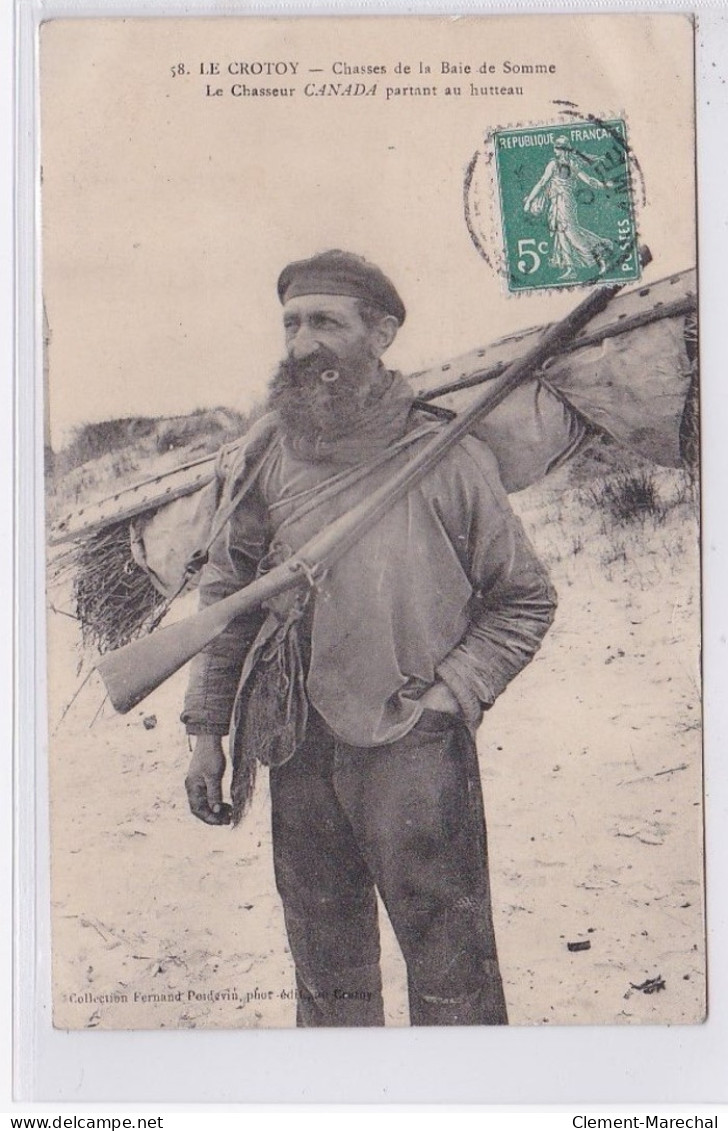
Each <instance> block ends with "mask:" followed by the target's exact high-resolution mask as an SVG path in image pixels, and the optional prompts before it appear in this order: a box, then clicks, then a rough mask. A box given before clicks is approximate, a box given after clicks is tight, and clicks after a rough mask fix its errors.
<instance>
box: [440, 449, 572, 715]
mask: <svg viewBox="0 0 728 1131" xmlns="http://www.w3.org/2000/svg"><path fill="white" fill-rule="evenodd" d="M438 472H439V474H438V475H436V482H435V484H434V490H435V496H434V498H433V505H435V506H436V507H437V508H438V511H439V513H440V516H441V519H442V521H443V523H444V524H445V526H446V528H447V530H448V534H449V537H450V539H451V541H452V543H453V546H454V547H455V549H456V550H457V552H458V554H459V556H460V558H461V562H462V564H463V567H464V568H465V570H466V572H467V574H468V577H469V580H470V583H471V585H472V587H473V598H472V602H471V620H470V625H469V627H468V630H467V632H466V633H465V636H464V637H463V639H462V640H461V641H460V643H459V644H458V645H457V647H456V648H454V649H453V651H452V652H450V653H449V655H448V656H446V657H445V659H444V660H443V661H442V662H441V663H440V664H439V665H438V668H437V675H438V677H439V678H440V679H441V680H442V681H443V682H444V683H446V684H447V685H448V687H450V689H451V691H452V692H453V694H454V695H455V697H456V698H457V700H458V702H459V704H460V707H461V710H462V712H463V714H464V716H465V718H466V719H467V720H468V722H469V723H471V724H473V725H477V723H478V722H479V720H480V717H481V714H482V711H483V710H484V709H487V708H488V707H490V706H491V705H492V704H493V703H494V702H495V700H496V698H497V697H498V696H499V695H500V694H501V692H502V691H504V689H505V688H506V687H507V685H508V684H509V683H510V681H511V680H512V679H513V678H514V676H516V675H518V673H519V672H520V671H521V670H522V669H523V668H524V667H525V666H526V664H528V663H529V661H530V660H531V659H532V658H533V656H534V655H535V653H536V652H537V651H538V649H539V647H540V645H541V641H542V640H543V638H544V636H545V635H546V632H547V631H548V628H549V626H550V625H551V623H552V621H553V618H554V613H555V611H556V593H555V591H554V589H553V587H552V585H551V583H550V580H549V576H548V572H547V570H546V568H545V566H544V565H543V564H542V563H541V562H540V561H539V559H538V558H537V556H536V554H535V552H534V550H533V547H532V546H531V544H530V542H529V540H528V538H527V537H526V534H525V531H524V529H523V526H522V525H521V522H520V520H519V519H518V518H517V517H516V515H515V514H514V513H513V510H512V509H511V506H510V503H509V502H508V497H507V495H506V493H505V491H504V489H503V487H502V485H501V482H500V477H499V474H498V468H497V464H496V462H495V458H494V457H493V455H492V453H491V452H490V450H489V449H488V448H487V446H486V445H485V444H483V443H482V442H480V441H478V440H475V439H473V438H471V437H468V438H467V439H466V440H465V441H463V442H462V443H461V444H460V445H459V446H458V449H457V450H456V452H455V453H454V458H453V459H452V460H451V461H448V462H447V464H446V465H445V466H443V467H441V468H440V469H438Z"/></svg>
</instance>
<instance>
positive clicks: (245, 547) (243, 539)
mask: <svg viewBox="0 0 728 1131" xmlns="http://www.w3.org/2000/svg"><path fill="white" fill-rule="evenodd" d="M264 422H265V421H261V422H260V424H261V425H262V424H263V423H264ZM263 443H266V444H269V443H270V433H269V431H268V432H266V431H265V430H264V429H261V428H260V427H259V426H257V427H256V429H254V431H253V433H252V434H251V437H250V439H249V440H248V439H247V438H246V442H244V444H243V445H242V446H241V449H240V450H239V452H238V453H237V454H236V456H235V458H234V459H233V460H232V462H231V466H228V467H226V466H225V463H224V462H222V463H221V469H220V475H221V477H222V478H223V487H222V492H221V497H220V505H219V509H222V508H224V507H226V506H227V505H228V503H229V502H230V500H231V499H232V498H234V496H235V492H236V491H237V490H238V489H239V487H240V483H241V481H242V480H243V479H244V477H245V475H246V474H247V471H248V469H249V468H250V466H251V465H252V464H253V463H254V462H255V460H256V459H258V458H259V457H260V454H261V451H262V445H263ZM267 542H268V522H267V509H266V507H265V505H264V503H263V501H262V498H261V495H260V491H259V489H258V487H257V485H253V486H252V488H251V490H250V491H249V492H248V493H247V494H246V496H245V498H244V500H242V501H241V504H240V506H239V507H237V509H236V510H235V511H234V513H233V515H232V516H231V518H230V520H229V521H228V522H227V523H226V524H225V526H224V528H223V530H222V531H221V533H220V535H219V536H218V538H216V539H215V541H214V542H213V544H212V546H211V547H210V552H209V557H208V560H207V563H206V565H205V566H204V568H203V570H202V573H201V575H200V583H199V598H200V608H201V609H204V608H207V606H208V605H212V604H213V603H214V602H216V601H222V600H223V598H225V597H229V596H230V595H231V594H232V593H236V592H237V591H238V590H239V589H242V588H243V587H244V586H245V585H248V584H249V583H250V582H251V581H253V580H255V576H256V571H257V566H258V563H259V561H260V560H261V558H262V557H263V556H264V554H265V552H266V548H267ZM264 615H265V614H264V613H263V612H262V611H260V610H256V611H254V612H252V613H249V614H245V615H244V616H241V617H238V618H237V619H236V620H234V621H232V622H231V624H230V625H229V626H228V627H227V628H226V630H225V631H224V632H223V633H221V635H220V636H218V637H217V638H216V639H215V640H213V641H212V643H211V644H208V646H207V647H206V648H205V649H204V650H203V651H202V652H200V653H199V655H197V656H196V657H195V658H194V660H193V661H192V664H191V669H190V678H189V682H188V685H187V694H186V696H185V701H184V710H183V712H182V715H181V719H182V722H183V723H184V724H185V726H186V728H187V733H188V734H219V735H224V734H227V733H228V729H229V725H230V717H231V715H232V710H233V704H234V702H235V695H236V692H237V687H238V683H239V680H240V673H241V671H242V667H243V663H244V662H245V657H246V655H247V653H248V651H249V649H250V647H251V645H252V643H253V641H254V639H255V637H256V635H257V633H258V629H259V628H260V625H261V623H262V620H263V618H264Z"/></svg>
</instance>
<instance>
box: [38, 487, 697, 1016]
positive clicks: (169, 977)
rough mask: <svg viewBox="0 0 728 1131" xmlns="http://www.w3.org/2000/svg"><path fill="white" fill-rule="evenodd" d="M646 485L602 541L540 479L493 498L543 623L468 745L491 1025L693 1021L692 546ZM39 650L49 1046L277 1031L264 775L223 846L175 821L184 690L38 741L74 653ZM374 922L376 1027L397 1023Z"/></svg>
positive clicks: (282, 972)
mask: <svg viewBox="0 0 728 1131" xmlns="http://www.w3.org/2000/svg"><path fill="white" fill-rule="evenodd" d="M657 478H658V482H659V484H660V490H661V492H662V495H663V497H664V498H665V499H666V500H669V501H670V502H671V503H672V504H674V505H671V506H670V508H669V511H668V514H667V517H666V518H665V519H664V521H661V522H657V521H653V520H652V519H647V520H646V521H645V522H644V523H636V524H633V525H632V526H629V527H624V528H622V527H614V526H613V525H612V524H611V523H609V522H605V519H604V516H603V514H602V513H600V512H599V510H597V509H595V508H594V506H593V505H590V504H589V503H588V501H586V499H585V495H584V491H583V490H582V491H579V490H577V489H568V490H567V489H565V480H564V479H561V480H559V479H558V477H556V478H554V479H553V481H549V483H548V484H547V485H541V486H540V487H539V488H538V489H532V490H531V491H529V492H524V493H523V494H522V495H521V496H519V497H518V498H517V499H515V500H514V503H515V505H516V506H517V507H518V509H519V510H520V511H521V513H522V514H523V516H524V521H525V522H526V524H527V527H528V529H529V531H530V532H531V534H532V537H533V539H534V541H535V543H536V545H537V547H538V549H539V550H540V552H541V554H542V556H543V557H544V558H545V559H546V560H547V561H548V562H549V564H550V566H551V569H552V574H553V578H554V581H555V583H556V586H557V589H558V591H559V596H560V606H559V612H558V616H557V621H556V623H555V625H554V628H553V629H552V631H551V632H550V634H549V636H548V638H547V640H546V642H545V644H544V646H543V648H542V650H541V652H540V653H539V655H538V656H537V658H536V659H535V661H534V662H533V663H532V664H531V665H530V667H529V668H528V669H527V670H526V671H525V672H524V673H523V674H522V675H521V676H520V677H519V678H518V679H517V680H516V681H515V682H514V683H513V684H512V685H511V687H510V688H509V689H508V691H507V692H506V693H505V694H504V696H503V697H502V698H501V700H500V701H499V702H498V703H497V704H496V706H495V707H494V709H493V710H492V711H491V712H489V714H488V715H487V716H486V720H485V723H484V725H483V727H482V728H481V732H480V734H479V749H480V754H481V768H482V776H483V783H484V788H485V795H486V810H487V817H488V835H489V843H490V855H491V873H492V881H493V888H494V910H495V919H496V930H497V936H498V940H499V948H500V957H501V964H502V968H503V973H504V980H505V987H506V996H507V1000H508V1006H509V1012H510V1018H511V1022H512V1023H513V1024H517V1025H526V1024H540V1023H544V1024H551V1025H554V1024H556V1025H569V1024H612V1023H619V1022H623V1023H659V1024H664V1023H672V1024H684V1023H693V1022H698V1021H700V1020H701V1019H702V1018H703V1015H704V1008H705V977H704V973H705V970H704V923H703V890H702V784H701V746H700V688H699V671H698V647H699V591H698V558H697V531H696V527H695V519H694V507H693V506H691V504H690V502H689V501H688V500H685V501H682V502H678V503H677V504H675V499H676V498H682V492H683V487H684V484H683V481H682V478H681V475H680V473H677V472H675V473H673V472H665V471H660V472H658V473H657ZM55 599H56V601H57V600H58V594H56V595H55ZM192 608H194V597H191V598H188V599H186V601H185V602H180V603H179V608H178V609H177V611H176V615H182V614H184V613H186V612H188V611H190V610H191V609H192ZM48 632H49V639H50V642H51V653H52V657H53V663H52V665H51V671H50V687H51V694H50V727H51V752H50V760H51V794H52V803H51V822H52V848H53V874H52V887H53V892H52V897H53V909H52V910H53V944H54V979H55V1007H54V1008H55V1024H56V1025H57V1026H59V1027H61V1028H84V1027H89V1028H91V1027H99V1028H157V1027H160V1028H163V1027H167V1028H173V1027H179V1026H182V1027H205V1026H216V1027H225V1028H237V1027H242V1026H289V1025H291V1024H293V1021H294V1011H295V1007H294V1004H293V1001H292V996H291V995H292V987H293V973H292V967H291V961H290V955H289V952H288V949H287V946H286V939H285V933H284V929H283V922H282V915H281V911H280V907H279V903H278V899H277V896H276V894H275V889H274V885H273V877H272V868H271V852H270V828H269V810H268V794H267V781H266V779H265V777H264V776H262V775H261V780H260V783H259V787H258V793H257V797H256V800H255V804H254V808H253V811H252V813H251V815H250V817H249V819H248V820H247V821H246V823H245V824H244V825H243V826H242V827H241V828H239V829H237V830H235V831H231V830H229V829H218V828H208V827H207V826H205V825H203V824H201V823H200V822H198V821H196V820H194V819H193V818H192V817H191V816H190V815H189V814H188V811H187V804H186V799H185V795H184V788H183V779H184V775H185V769H186V764H187V760H188V746H187V740H186V738H185V736H184V734H183V733H182V728H181V726H180V724H179V723H178V721H177V720H178V715H179V710H180V703H181V699H182V694H183V689H184V685H185V680H186V675H185V673H184V672H182V673H179V674H178V675H177V676H176V677H174V678H173V679H172V680H170V681H169V682H168V683H167V684H166V685H165V686H164V687H162V688H160V689H159V690H158V691H157V692H155V693H154V694H153V695H152V696H151V697H150V698H149V699H148V700H147V701H146V702H145V703H144V704H143V705H142V707H140V708H138V709H136V710H135V711H134V712H133V713H131V714H130V715H128V716H126V717H121V716H117V715H115V714H114V713H113V710H112V709H111V708H110V707H108V705H107V706H106V707H105V708H103V710H102V711H101V713H100V715H99V716H98V718H96V719H95V721H92V720H94V715H95V713H96V711H97V709H98V707H99V704H100V703H101V701H102V698H103V691H102V688H101V685H100V682H98V677H96V676H93V677H92V679H91V680H90V681H89V683H88V684H87V685H86V687H85V688H84V690H83V691H82V693H81V694H80V695H79V697H78V699H77V700H76V702H75V703H74V704H73V706H72V707H71V708H70V710H69V711H68V713H67V715H66V717H65V719H64V720H63V722H61V723H60V724H59V723H58V720H59V718H60V716H61V712H62V709H63V705H64V704H65V703H67V702H68V699H69V698H70V695H71V693H72V691H73V689H74V688H75V686H76V685H77V683H78V676H77V670H76V668H77V664H78V662H79V659H80V658H81V653H80V651H79V647H78V643H77V636H76V628H75V625H74V623H73V621H71V620H69V619H68V618H67V617H64V616H61V615H58V614H54V613H49V624H48ZM145 719H146V720H147V725H148V726H149V727H150V729H147V727H146V726H145ZM152 720H153V721H154V725H152ZM382 920H383V922H382V931H383V952H384V956H383V969H384V978H385V1003H386V1011H387V1023H388V1024H390V1025H406V1024H407V1023H408V1019H407V1005H406V989H405V978H404V969H403V965H402V961H401V958H400V955H399V951H398V948H397V945H396V942H395V940H394V939H393V936H392V933H391V930H390V928H389V925H388V923H387V922H386V919H385V917H384V916H382ZM569 943H572V944H573V943H583V944H587V945H585V948H584V949H579V950H570V949H569V948H568V944H569ZM652 979H657V980H658V981H657V985H658V987H661V988H657V989H654V990H653V992H645V989H646V990H649V989H650V988H651V987H650V985H649V980H652ZM646 982H647V983H648V985H647V986H646V987H645V989H639V988H636V987H640V986H643V985H644V984H645V983H646ZM663 983H664V985H663Z"/></svg>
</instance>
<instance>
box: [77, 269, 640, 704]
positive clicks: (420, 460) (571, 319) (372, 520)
mask: <svg viewBox="0 0 728 1131" xmlns="http://www.w3.org/2000/svg"><path fill="white" fill-rule="evenodd" d="M650 258H651V256H650V253H649V251H648V250H647V249H644V250H643V252H642V262H643V264H646V263H649V261H650ZM619 290H621V287H620V286H619V285H615V286H606V287H599V288H598V289H597V290H595V291H593V292H592V293H591V294H590V295H589V296H588V297H587V298H585V299H584V300H583V301H582V302H581V303H579V305H578V306H577V307H576V308H575V309H574V310H573V311H572V312H571V314H568V315H567V316H566V318H564V319H562V321H561V322H557V323H555V324H554V325H553V326H551V327H549V328H548V329H547V330H546V331H545V332H544V334H543V336H542V337H541V338H540V340H539V341H538V342H537V343H536V345H534V346H533V347H532V348H531V349H530V350H529V351H528V353H526V354H525V355H524V356H523V357H522V358H520V359H518V360H517V361H515V362H513V364H512V365H509V366H508V367H507V369H506V370H505V371H504V372H503V373H502V374H501V376H500V377H499V378H497V379H496V380H495V381H492V382H491V383H489V385H488V386H487V388H486V389H484V391H483V392H482V393H481V394H480V396H479V397H477V398H476V400H474V401H473V403H472V405H470V406H469V408H467V409H466V410H465V411H464V412H462V413H461V414H460V415H459V416H457V417H456V418H455V419H454V420H452V421H451V422H450V423H449V424H447V425H445V427H444V428H443V429H442V431H441V432H440V433H438V435H437V436H436V437H435V438H434V439H433V440H431V441H430V443H429V444H427V446H426V447H424V448H422V449H421V450H420V451H419V452H418V453H417V454H416V455H415V456H413V458H412V459H411V460H410V462H409V463H408V464H407V465H406V466H405V467H403V468H401V469H400V471H398V472H397V473H396V474H395V475H394V476H393V477H392V479H390V480H389V482H387V483H384V484H382V486H381V487H379V488H377V490H376V491H373V492H372V494H371V495H369V497H368V498H366V499H364V500H363V501H362V502H361V503H359V504H357V506H355V507H352V509H351V510H350V511H347V512H346V513H345V514H343V515H341V516H340V517H339V518H337V519H335V520H334V521H333V522H331V523H329V525H328V526H325V527H324V528H323V529H322V530H320V531H319V532H318V534H315V535H314V537H313V538H311V539H309V541H308V542H306V543H305V544H304V545H303V546H302V547H301V548H300V549H299V550H298V551H296V553H294V554H293V555H292V556H291V557H290V558H288V559H287V561H285V562H283V563H281V564H280V565H278V566H275V567H274V568H273V569H272V570H270V572H269V573H266V574H263V576H262V577H259V578H257V579H256V580H255V581H253V582H251V583H250V585H246V586H245V587H244V588H243V589H240V590H239V591H238V592H237V593H233V594H231V596H229V597H225V598H223V600H222V601H218V602H217V603H216V604H214V605H210V606H209V607H208V608H206V609H202V610H201V611H200V612H198V613H195V614H194V615H192V616H190V617H187V618H186V619H185V620H182V621H178V622H177V624H172V625H168V626H166V627H164V628H160V629H158V630H157V631H156V632H155V633H153V634H152V635H149V636H146V637H143V638H142V639H141V640H135V641H134V642H133V643H131V644H127V645H125V646H124V647H123V648H118V649H117V650H116V651H113V652H109V653H108V654H107V655H106V656H104V658H103V659H102V660H100V661H99V663H98V664H97V665H96V668H97V670H98V672H99V674H100V675H101V678H102V679H103V681H104V683H105V685H106V690H107V692H108V694H109V698H110V700H111V702H112V704H113V706H114V707H115V709H116V710H117V711H119V712H120V713H121V714H125V713H126V712H127V711H130V710H131V709H132V708H133V707H136V705H137V704H138V703H140V702H141V701H142V700H143V699H145V698H146V696H147V695H149V694H150V693H151V692H152V691H154V690H155V689H156V688H157V687H159V686H160V684H162V683H164V681H165V680H166V679H169V677H170V676H171V675H174V673H175V672H176V671H179V669H180V668H181V667H183V666H184V665H185V664H186V663H187V662H188V661H189V660H191V659H192V657H193V656H195V655H197V653H198V652H200V651H202V649H203V648H205V647H206V646H207V645H208V644H209V643H210V642H211V641H213V640H214V639H215V638H216V637H217V636H219V635H220V633H222V632H224V631H225V629H226V628H227V627H228V625H229V624H230V623H231V621H233V620H235V619H236V618H237V617H239V616H241V615H242V614H244V613H248V612H250V611H251V610H253V609H255V608H257V607H258V606H259V605H261V604H262V603H263V602H264V601H267V600H269V599H270V598H271V597H275V596H277V595H278V594H280V593H284V592H286V591H287V590H289V589H294V588H296V587H298V586H301V585H305V584H310V583H311V581H312V579H315V578H316V576H317V575H320V573H321V572H322V570H324V569H326V568H328V567H329V566H330V565H331V564H332V563H333V562H335V561H336V559H337V558H339V557H341V555H342V554H344V553H346V551H347V550H348V549H350V547H351V546H352V545H354V543H355V542H357V541H358V539H359V538H361V537H362V535H363V534H365V533H366V532H367V531H368V530H370V529H371V528H372V526H374V525H375V524H376V523H377V522H378V521H379V519H380V518H381V516H382V515H383V514H385V513H386V511H388V510H389V509H390V508H391V507H392V506H394V504H395V503H396V502H397V501H398V500H399V499H401V498H402V497H403V496H404V495H406V494H407V493H408V492H409V491H411V490H412V488H413V487H415V486H416V485H417V484H418V483H419V482H420V481H421V480H422V479H423V478H424V477H425V476H426V475H427V474H428V472H429V471H431V470H432V468H433V467H435V465H436V464H438V463H439V462H440V460H441V459H442V458H443V456H444V455H445V453H446V452H448V451H449V450H450V448H452V447H453V446H454V445H455V444H457V443H458V441H459V440H461V439H462V437H463V436H465V435H466V434H467V433H468V431H469V430H470V429H471V428H472V426H473V424H474V423H475V422H476V421H478V420H480V419H481V418H482V417H484V416H486V415H487V414H488V413H489V412H491V411H492V410H493V409H494V408H495V407H496V405H499V404H500V403H501V401H503V400H504V399H505V398H506V397H507V396H509V395H510V393H512V392H513V390H514V389H515V388H517V387H518V385H520V384H521V383H522V382H523V381H525V380H527V379H528V378H529V377H530V376H531V375H532V374H533V372H534V371H535V370H537V369H538V368H539V367H540V366H541V365H543V363H544V362H545V361H546V359H547V358H549V357H552V356H553V355H554V354H556V353H558V352H559V351H560V350H562V349H563V348H564V346H565V345H566V344H567V343H568V342H569V341H570V340H571V339H572V338H573V337H574V335H575V334H577V333H578V332H579V330H581V329H582V328H583V327H584V326H585V325H586V324H587V323H588V322H589V321H590V319H592V318H593V317H594V316H595V315H597V314H599V313H601V311H602V310H604V308H605V307H606V306H607V304H608V303H609V302H610V301H611V299H612V298H613V297H614V295H615V294H617V292H618V291H619Z"/></svg>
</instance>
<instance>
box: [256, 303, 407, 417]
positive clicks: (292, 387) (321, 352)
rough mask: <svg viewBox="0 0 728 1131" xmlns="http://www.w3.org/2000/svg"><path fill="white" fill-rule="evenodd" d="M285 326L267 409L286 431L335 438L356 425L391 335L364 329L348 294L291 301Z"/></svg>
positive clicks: (380, 330) (377, 330)
mask: <svg viewBox="0 0 728 1131" xmlns="http://www.w3.org/2000/svg"><path fill="white" fill-rule="evenodd" d="M385 321H386V320H385ZM283 325H284V329H285V335H286V352H287V357H286V359H285V361H283V362H281V365H280V366H279V369H278V373H277V374H276V375H275V376H274V378H273V380H272V382H271V386H270V395H269V398H268V405H269V407H270V408H274V409H277V410H278V412H279V413H280V414H281V417H282V419H283V421H284V424H285V426H286V428H287V430H288V432H289V433H299V434H306V433H308V434H314V433H316V432H323V433H327V434H329V435H336V434H341V433H344V432H346V431H348V430H350V429H351V428H353V427H355V426H356V422H357V419H358V417H359V414H360V412H361V406H362V405H363V404H364V403H365V402H366V400H367V398H368V397H369V395H370V392H371V390H372V388H373V387H374V385H375V383H376V382H377V380H378V379H379V378H380V368H379V356H380V354H381V352H382V350H383V349H384V348H385V347H386V345H388V344H389V341H391V337H392V336H393V335H391V334H389V335H388V334H387V332H386V331H384V332H383V331H382V329H381V327H379V328H377V327H376V326H374V327H373V328H370V327H369V326H367V324H366V322H365V321H364V320H363V319H362V317H361V314H360V313H359V307H358V302H357V300H356V299H355V298H350V297H349V296H348V295H301V296H300V297H298V298H292V299H289V301H288V302H287V303H286V304H285V306H284V307H283Z"/></svg>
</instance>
